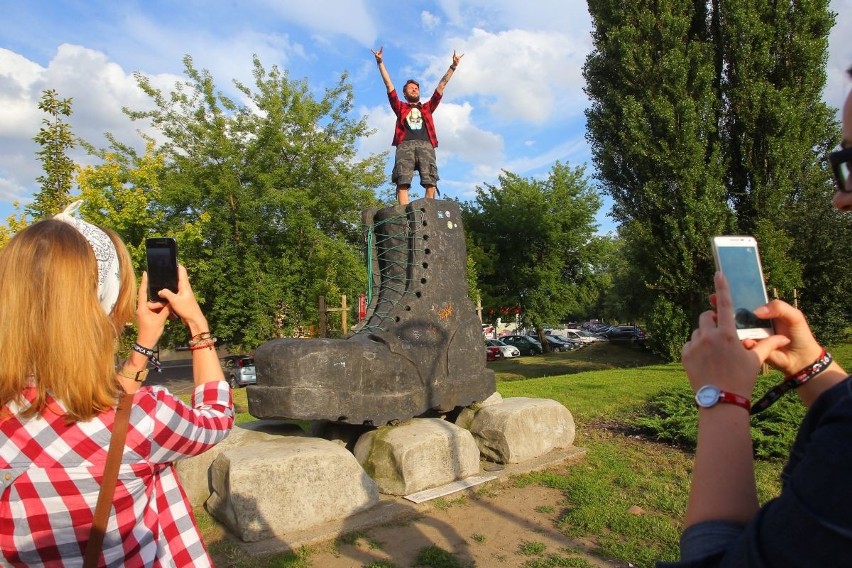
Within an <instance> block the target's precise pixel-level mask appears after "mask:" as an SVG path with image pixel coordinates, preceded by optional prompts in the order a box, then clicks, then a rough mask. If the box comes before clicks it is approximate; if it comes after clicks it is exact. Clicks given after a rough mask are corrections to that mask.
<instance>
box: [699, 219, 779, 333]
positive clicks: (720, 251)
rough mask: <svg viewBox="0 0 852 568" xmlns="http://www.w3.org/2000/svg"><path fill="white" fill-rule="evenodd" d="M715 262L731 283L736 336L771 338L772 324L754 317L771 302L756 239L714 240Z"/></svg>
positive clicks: (726, 237) (738, 237)
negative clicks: (756, 312) (759, 307)
mask: <svg viewBox="0 0 852 568" xmlns="http://www.w3.org/2000/svg"><path fill="white" fill-rule="evenodd" d="M713 258H714V259H715V260H716V270H718V271H720V272H721V273H722V274H724V275H725V278H726V279H727V280H728V286H729V287H730V290H731V299H732V300H733V303H734V318H735V320H736V324H737V336H738V337H739V338H740V339H763V338H765V337H769V336H770V335H772V333H773V329H772V322H771V321H770V320H765V319H760V318H758V317H757V316H755V315H754V309H755V308H757V307H758V306H762V305H763V304H765V303H766V302H767V301H769V300H768V298H767V296H766V286H765V285H764V283H763V269H762V268H761V265H760V256H759V254H758V251H757V241H756V240H755V239H754V237H750V236H718V237H713Z"/></svg>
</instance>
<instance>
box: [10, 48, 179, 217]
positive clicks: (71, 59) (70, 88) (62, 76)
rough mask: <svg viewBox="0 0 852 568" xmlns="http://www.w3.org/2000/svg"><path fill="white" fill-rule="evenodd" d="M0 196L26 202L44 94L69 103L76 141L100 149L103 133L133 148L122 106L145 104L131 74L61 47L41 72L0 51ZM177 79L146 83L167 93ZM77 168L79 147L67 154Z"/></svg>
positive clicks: (81, 157)
mask: <svg viewBox="0 0 852 568" xmlns="http://www.w3.org/2000/svg"><path fill="white" fill-rule="evenodd" d="M0 67H2V68H3V69H4V73H3V75H2V76H0V125H2V126H0V195H2V197H3V198H4V199H6V200H9V201H12V200H22V201H25V202H26V201H28V200H29V199H30V195H29V194H30V193H32V192H33V191H34V189H35V187H36V181H35V179H36V177H38V176H39V175H41V174H42V171H41V165H40V163H39V162H38V161H37V160H35V153H36V152H37V150H38V145H37V144H36V143H35V142H34V141H33V137H34V136H35V135H36V134H37V133H38V131H39V128H40V127H41V126H42V123H41V121H42V119H44V118H46V116H47V115H45V114H44V113H43V112H42V111H40V110H39V109H38V102H39V100H40V98H41V96H42V92H43V91H44V90H45V89H54V90H56V92H57V94H58V96H59V97H60V98H63V99H67V98H70V99H72V115H71V117H70V118H68V119H67V121H68V122H69V124H71V128H72V131H73V132H74V134H75V135H76V136H79V137H80V138H83V139H84V140H86V141H88V142H90V143H92V144H94V145H95V146H103V145H104V144H105V139H104V137H103V134H104V132H111V133H112V134H114V135H115V136H116V138H118V139H119V140H121V141H124V142H127V143H131V144H138V145H140V146H141V140H140V137H139V136H138V134H137V132H136V130H137V129H139V128H140V127H142V126H144V125H141V124H135V123H133V122H132V121H131V120H130V119H129V118H128V117H127V116H125V115H124V114H123V112H122V107H124V106H127V107H129V108H132V109H136V110H142V109H145V108H150V106H151V101H150V100H149V99H148V97H147V96H146V95H144V93H143V92H142V91H141V90H140V89H139V88H138V86H137V85H136V79H135V78H134V77H133V76H132V74H130V73H128V72H126V71H124V70H123V69H122V68H121V67H120V66H119V65H117V64H116V63H114V62H112V61H110V60H109V59H108V58H107V57H106V56H105V55H104V54H103V53H101V52H98V51H95V50H92V49H87V48H84V47H80V46H76V45H69V44H63V45H61V46H59V48H58V50H57V52H56V54H55V56H54V57H53V59H52V60H51V61H50V63H49V64H48V66H47V67H42V66H40V65H38V64H36V63H33V62H31V61H29V60H27V59H26V58H24V57H21V56H19V55H16V54H11V52H8V51H6V50H0ZM177 79H178V77H176V76H172V75H159V76H155V77H152V78H151V82H152V84H153V85H154V86H157V87H165V88H171V86H172V85H173V84H174V82H175V80H177ZM70 155H71V157H72V158H73V159H75V161H77V162H79V163H87V162H88V161H89V157H88V156H87V155H85V153H84V152H83V150H82V149H81V148H79V147H78V148H77V149H75V150H74V151H72V152H71V153H70Z"/></svg>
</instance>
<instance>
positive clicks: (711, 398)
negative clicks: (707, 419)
mask: <svg viewBox="0 0 852 568" xmlns="http://www.w3.org/2000/svg"><path fill="white" fill-rule="evenodd" d="M720 402H725V403H727V404H734V405H736V406H739V407H742V408H745V409H746V410H748V411H751V401H749V399H747V398H746V397H744V396H740V395H738V394H734V393H732V392H725V391H723V390H719V387H717V386H715V385H704V386H703V387H701V388H700V389H698V392H696V393H695V404H696V405H698V406H700V407H701V408H712V407H714V406H716V405H717V404H718V403H720Z"/></svg>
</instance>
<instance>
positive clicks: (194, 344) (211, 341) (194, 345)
mask: <svg viewBox="0 0 852 568" xmlns="http://www.w3.org/2000/svg"><path fill="white" fill-rule="evenodd" d="M214 345H216V338H215V337H210V338H208V339H196V340H193V341H190V342H189V350H190V351H197V350H198V349H205V348H207V349H213V346H214Z"/></svg>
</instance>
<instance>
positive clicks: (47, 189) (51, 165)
mask: <svg viewBox="0 0 852 568" xmlns="http://www.w3.org/2000/svg"><path fill="white" fill-rule="evenodd" d="M38 108H39V109H40V110H42V111H44V112H46V113H47V114H48V115H49V116H48V117H47V118H43V119H42V121H41V122H42V127H41V128H40V129H39V131H38V134H36V135H35V137H34V138H33V140H35V141H36V142H37V143H38V144H39V145H40V146H41V149H40V150H39V151H38V152H36V155H37V156H38V160H39V161H40V162H41V165H42V168H43V169H44V175H42V176H39V177H37V178H36V181H38V182H39V184H41V189H40V190H39V191H38V192H37V193H36V195H35V200H34V201H33V203H32V204H31V205H29V206H28V207H27V213H29V214H30V215H32V216H33V217H34V218H35V219H36V220H38V219H43V218H45V217H51V216H53V215H55V214H56V213H59V212H60V211H61V210H62V209H63V208H64V207H65V206H66V205H67V204H68V202H69V201H70V199H71V198H70V195H71V186H72V184H73V182H74V170H75V165H74V161H73V160H72V159H71V158H70V157H69V156H68V151H69V150H72V149H73V148H74V146H75V145H76V142H75V140H74V134H73V133H72V131H71V125H70V124H68V122H67V121H66V118H68V117H70V116H71V113H72V110H71V99H61V98H59V95H58V93H57V92H56V91H55V90H53V89H47V90H45V91H44V92H43V93H42V96H41V100H40V101H39V103H38Z"/></svg>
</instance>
